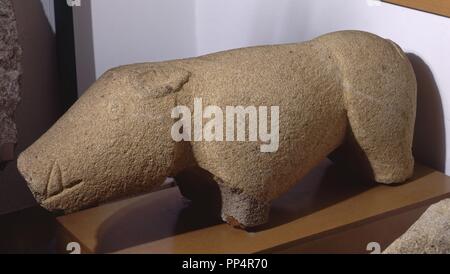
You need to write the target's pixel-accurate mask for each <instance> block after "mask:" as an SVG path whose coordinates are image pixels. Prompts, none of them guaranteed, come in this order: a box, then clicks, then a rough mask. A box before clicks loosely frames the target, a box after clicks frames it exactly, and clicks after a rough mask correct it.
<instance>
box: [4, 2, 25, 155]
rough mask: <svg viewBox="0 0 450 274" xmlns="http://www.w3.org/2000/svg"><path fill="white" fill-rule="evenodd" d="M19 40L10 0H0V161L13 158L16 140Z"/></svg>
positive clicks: (18, 99) (18, 98) (18, 97)
mask: <svg viewBox="0 0 450 274" xmlns="http://www.w3.org/2000/svg"><path fill="white" fill-rule="evenodd" d="M18 39H19V38H18V33H17V26H16V19H15V16H14V10H13V6H12V3H11V0H0V163H2V162H4V161H10V160H13V158H14V153H13V148H14V144H15V143H16V142H17V130H16V125H15V123H14V112H15V110H16V107H17V104H18V103H19V101H20V96H19V78H20V75H21V68H20V58H21V47H20V45H19V40H18Z"/></svg>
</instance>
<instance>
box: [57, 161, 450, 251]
mask: <svg viewBox="0 0 450 274" xmlns="http://www.w3.org/2000/svg"><path fill="white" fill-rule="evenodd" d="M205 195H206V194H205ZM447 197H450V178H449V177H447V176H445V175H444V174H442V173H440V172H437V171H434V170H432V169H429V168H427V167H424V166H421V165H417V166H416V169H415V174H414V177H413V178H412V179H411V180H410V181H409V182H408V183H406V184H402V185H396V186H386V185H378V184H372V183H365V182H363V181H361V180H360V179H356V178H354V177H353V176H351V174H345V173H343V172H342V171H341V170H340V169H339V168H337V167H336V166H335V165H332V164H331V163H330V162H328V161H324V162H323V163H322V164H320V165H319V166H318V167H317V168H316V169H314V170H313V171H312V172H311V173H310V174H309V175H308V176H307V177H305V178H304V179H303V180H302V181H300V182H299V183H298V185H297V186H296V187H295V188H294V189H292V190H291V191H290V192H289V193H287V194H285V195H284V196H282V197H281V198H279V199H278V200H276V201H275V202H274V203H273V205H272V210H271V216H270V221H269V223H268V224H267V225H264V226H263V227H259V228H257V229H253V230H252V231H243V230H237V229H234V228H232V227H230V226H228V225H227V224H223V223H221V222H220V220H218V219H217V218H218V217H217V216H218V213H217V210H216V209H217V208H218V207H217V206H215V205H195V204H193V203H191V202H189V201H187V200H185V199H184V198H183V197H182V196H181V194H180V193H179V190H178V188H176V187H175V188H174V187H172V188H168V189H165V190H161V191H158V192H153V193H150V194H146V195H143V196H140V197H135V198H131V199H127V200H122V201H118V202H115V203H111V204H106V205H103V206H100V207H97V208H93V209H89V210H86V211H82V212H78V213H75V214H72V215H68V216H63V217H59V218H58V219H57V221H58V224H59V229H58V231H59V233H58V245H59V246H60V247H61V251H62V252H67V251H65V250H66V246H67V244H68V243H70V242H78V243H79V244H80V245H81V249H82V253H148V254H151V253H370V251H368V247H370V246H371V244H370V243H375V244H374V245H375V246H377V245H378V244H379V246H380V247H381V249H384V248H386V247H387V246H388V245H389V244H390V243H392V242H393V241H394V240H395V239H396V238H398V237H399V236H400V235H401V234H403V233H404V232H405V231H406V230H407V229H408V228H409V227H410V226H411V225H412V224H413V223H414V222H415V221H416V220H417V219H418V218H419V217H420V215H421V214H422V213H423V212H424V211H425V210H426V208H427V207H428V206H429V205H431V204H433V203H435V202H438V201H440V200H442V199H444V198H447ZM372 245H373V244H372Z"/></svg>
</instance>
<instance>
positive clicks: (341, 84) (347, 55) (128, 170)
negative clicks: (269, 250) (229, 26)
mask: <svg viewBox="0 0 450 274" xmlns="http://www.w3.org/2000/svg"><path fill="white" fill-rule="evenodd" d="M416 86H417V84H416V78H415V75H414V72H413V68H412V66H411V64H410V62H409V61H408V58H407V57H406V55H405V54H404V52H403V51H402V50H401V49H400V48H399V47H398V46H397V45H396V44H395V43H393V42H391V41H389V40H385V39H382V38H380V37H378V36H376V35H373V34H370V33H365V32H359V31H343V32H337V33H332V34H328V35H325V36H322V37H319V38H317V39H314V40H312V41H309V42H305V43H301V44H287V45H275V46H261V47H252V48H244V49H237V50H231V51H226V52H221V53H216V54H211V55H206V56H202V57H198V58H192V59H184V60H174V61H169V62H161V63H144V64H135V65H128V66H122V67H119V68H115V69H112V70H110V71H108V72H106V73H105V74H104V75H103V76H102V77H101V78H100V79H99V80H98V81H97V82H96V83H95V84H94V85H93V86H92V87H91V88H90V89H89V90H88V91H87V92H86V93H85V94H84V95H83V96H82V97H81V98H80V99H79V100H78V101H77V102H76V104H75V105H74V106H73V107H72V108H71V109H70V110H69V111H68V112H67V113H66V114H65V115H64V116H63V117H62V118H61V119H60V120H59V121H58V122H57V123H56V124H55V125H54V126H53V127H52V128H51V129H50V130H49V131H48V132H47V133H45V135H43V136H42V137H41V138H40V139H39V140H38V141H37V142H36V143H35V144H33V145H32V146H31V147H30V148H28V149H27V150H26V151H25V152H23V153H22V154H21V155H20V158H19V160H18V167H19V170H20V171H21V173H22V174H23V176H24V177H25V179H26V180H27V181H28V183H29V187H30V189H31V191H32V192H33V193H34V195H35V197H36V198H37V200H38V201H39V202H40V203H41V204H42V205H43V206H44V207H45V208H47V209H49V210H63V211H65V212H66V213H69V212H74V211H77V210H80V209H82V208H86V207H91V206H94V205H97V204H99V203H103V202H106V201H110V200H112V199H116V198H119V197H123V196H125V195H132V194H138V193H143V192H147V191H150V190H152V189H154V188H155V187H158V186H159V185H160V184H161V183H162V182H163V181H164V179H165V178H166V177H173V176H177V174H180V173H182V172H184V171H187V170H190V169H195V168H198V169H201V170H202V171H205V173H207V174H209V175H211V178H212V179H214V181H215V182H217V185H218V188H219V189H220V193H221V203H222V218H223V219H224V220H225V221H227V222H228V223H230V224H232V225H233V226H237V227H244V228H245V227H254V226H258V225H261V224H263V223H265V222H267V221H268V215H269V209H270V203H271V201H272V200H274V199H276V198H277V197H279V196H280V195H282V194H283V193H285V192H287V191H288V190H289V189H290V188H291V187H292V186H293V185H294V184H296V183H297V182H298V181H299V180H300V179H301V178H302V177H303V176H304V175H305V174H306V173H308V171H310V170H311V169H312V168H313V167H314V166H316V165H317V164H318V163H319V162H320V161H322V160H323V159H324V158H326V157H327V156H328V155H329V154H330V153H332V152H333V151H336V150H338V151H340V153H339V154H340V155H341V156H344V158H348V159H349V161H350V160H351V159H353V160H355V161H354V162H355V163H356V164H360V165H361V169H364V170H366V171H367V174H369V175H370V176H372V178H373V179H374V180H375V181H376V182H379V183H385V184H391V183H400V182H403V181H405V180H407V179H408V178H409V177H410V176H411V175H412V173H413V165H414V160H413V156H412V153H411V146H412V138H413V129H414V123H415V113H416ZM194 98H202V100H203V103H204V104H207V105H215V106H219V107H220V108H222V109H225V107H226V106H279V148H278V150H277V151H275V152H271V153H262V152H261V151H260V143H261V142H256V143H255V142H214V141H213V142H207V141H201V142H194V141H190V142H189V141H181V142H177V141H174V140H173V138H172V136H171V130H172V127H173V124H174V123H175V122H176V119H174V118H172V116H171V111H172V109H173V108H174V107H175V106H179V105H183V106H189V107H191V109H192V107H193V104H194ZM203 122H206V121H203ZM342 152H344V153H342ZM198 174H201V172H200V173H198ZM184 177H186V176H184ZM194 178H195V176H194ZM180 183H181V185H183V183H184V182H183V181H181V182H180ZM189 185H190V184H186V186H185V187H184V188H186V187H187V188H190V187H189ZM194 185H195V184H194ZM194 187H195V186H194ZM184 192H185V193H189V192H191V193H193V192H194V193H195V191H184ZM201 195H207V194H206V192H205V193H202V191H201V190H200V193H198V192H197V196H201ZM194 196H195V195H194Z"/></svg>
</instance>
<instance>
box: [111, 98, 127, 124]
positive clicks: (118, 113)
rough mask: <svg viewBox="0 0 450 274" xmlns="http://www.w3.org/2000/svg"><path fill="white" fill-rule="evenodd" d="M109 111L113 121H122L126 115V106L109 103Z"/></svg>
mask: <svg viewBox="0 0 450 274" xmlns="http://www.w3.org/2000/svg"><path fill="white" fill-rule="evenodd" d="M107 111H108V113H109V115H110V117H111V118H112V119H113V120H116V119H120V118H122V117H123V116H124V115H125V106H124V105H123V104H122V103H121V102H120V101H119V102H109V103H108V106H107Z"/></svg>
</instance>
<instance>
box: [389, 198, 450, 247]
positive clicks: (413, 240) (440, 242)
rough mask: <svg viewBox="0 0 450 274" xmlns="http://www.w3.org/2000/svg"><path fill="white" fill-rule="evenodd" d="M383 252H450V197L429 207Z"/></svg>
mask: <svg viewBox="0 0 450 274" xmlns="http://www.w3.org/2000/svg"><path fill="white" fill-rule="evenodd" d="M383 254H450V199H446V200H442V201H440V202H439V203H436V204H434V205H432V206H431V207H429V208H428V209H427V211H425V213H424V214H423V215H422V216H421V217H420V218H419V220H417V221H416V222H415V223H414V224H413V225H412V226H411V227H410V228H409V229H408V231H406V232H405V234H403V235H402V236H400V238H398V239H397V240H395V241H394V242H393V243H392V244H391V245H390V246H389V247H388V248H387V249H386V250H385V251H383Z"/></svg>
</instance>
